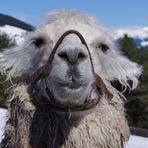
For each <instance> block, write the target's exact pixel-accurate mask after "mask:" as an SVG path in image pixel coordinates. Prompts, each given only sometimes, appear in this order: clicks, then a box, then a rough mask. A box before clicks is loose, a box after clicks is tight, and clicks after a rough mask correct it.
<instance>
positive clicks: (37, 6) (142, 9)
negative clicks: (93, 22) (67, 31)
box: [0, 0, 148, 27]
mask: <svg viewBox="0 0 148 148" xmlns="http://www.w3.org/2000/svg"><path fill="white" fill-rule="evenodd" d="M58 9H73V10H76V11H78V12H86V13H88V14H91V15H95V16H96V17H97V18H98V20H100V22H101V23H102V24H104V25H105V26H107V27H118V26H148V0H1V2H0V13H4V14H9V15H12V16H15V17H16V18H19V19H21V20H24V21H26V22H28V23H30V24H32V25H34V26H38V25H39V24H41V23H42V22H43V21H45V20H46V17H45V15H46V14H47V12H50V11H53V10H58Z"/></svg>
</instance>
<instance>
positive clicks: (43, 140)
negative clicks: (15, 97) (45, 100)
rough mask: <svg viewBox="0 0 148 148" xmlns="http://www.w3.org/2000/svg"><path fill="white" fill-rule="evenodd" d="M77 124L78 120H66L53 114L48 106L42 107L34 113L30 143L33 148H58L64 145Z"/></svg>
mask: <svg viewBox="0 0 148 148" xmlns="http://www.w3.org/2000/svg"><path fill="white" fill-rule="evenodd" d="M79 122H80V118H79V119H70V120H68V119H67V118H65V117H61V116H59V115H57V114H56V113H54V111H53V110H51V109H49V108H48V106H44V105H42V106H40V107H39V108H38V109H36V112H35V113H34V117H33V121H32V125H31V141H30V143H31V145H32V147H33V148H34V147H35V148H40V147H47V146H48V147H49V148H50V147H51V148H53V147H54V148H59V147H60V146H61V145H62V144H64V142H65V140H66V139H67V137H68V135H69V133H70V131H71V129H72V128H73V126H77V125H78V124H79Z"/></svg>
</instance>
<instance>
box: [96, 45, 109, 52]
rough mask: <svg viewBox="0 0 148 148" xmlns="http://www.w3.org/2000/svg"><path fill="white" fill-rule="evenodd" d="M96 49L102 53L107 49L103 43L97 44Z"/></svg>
mask: <svg viewBox="0 0 148 148" xmlns="http://www.w3.org/2000/svg"><path fill="white" fill-rule="evenodd" d="M98 48H100V49H101V50H102V51H103V52H106V51H107V50H108V49H109V47H108V45H106V44H103V43H101V44H99V45H98Z"/></svg>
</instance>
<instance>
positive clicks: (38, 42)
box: [32, 37, 45, 47]
mask: <svg viewBox="0 0 148 148" xmlns="http://www.w3.org/2000/svg"><path fill="white" fill-rule="evenodd" d="M32 43H33V45H34V46H35V47H41V46H42V45H44V44H45V39H44V38H42V37H39V38H35V39H33V42H32Z"/></svg>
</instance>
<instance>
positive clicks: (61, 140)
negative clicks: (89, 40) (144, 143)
mask: <svg viewBox="0 0 148 148" xmlns="http://www.w3.org/2000/svg"><path fill="white" fill-rule="evenodd" d="M110 88H111V87H110ZM111 91H112V93H113V94H114V97H113V99H112V100H111V102H109V101H108V100H107V99H106V98H105V97H103V98H102V99H101V100H100V102H99V104H98V106H97V107H96V109H95V111H94V112H93V113H91V114H89V115H87V116H86V117H84V118H83V119H81V120H80V121H79V123H78V124H77V125H76V124H73V123H75V122H73V121H72V120H70V121H68V120H67V119H65V118H62V117H59V116H57V115H55V114H54V112H53V111H52V110H51V109H50V108H49V107H48V105H46V104H40V105H39V104H38V103H37V98H35V97H33V96H32V94H30V92H29V91H28V87H27V86H26V85H20V86H18V87H16V88H15V89H14V92H13V94H12V96H11V98H10V100H9V106H8V110H9V118H8V121H7V124H6V127H5V133H4V139H3V140H2V148H83V147H85V148H123V147H124V143H125V142H126V141H127V140H128V139H129V128H128V125H127V121H126V119H125V115H124V107H123V105H124V103H123V101H124V100H123V98H122V97H121V96H120V95H119V93H118V92H117V91H116V90H114V89H113V88H111Z"/></svg>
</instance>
